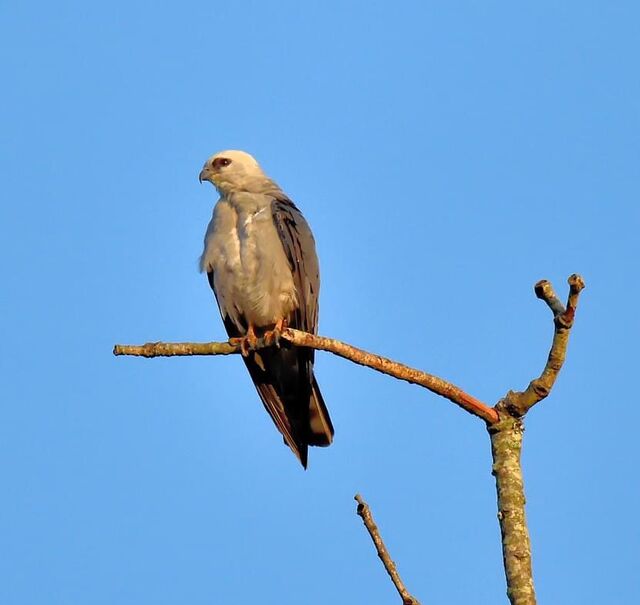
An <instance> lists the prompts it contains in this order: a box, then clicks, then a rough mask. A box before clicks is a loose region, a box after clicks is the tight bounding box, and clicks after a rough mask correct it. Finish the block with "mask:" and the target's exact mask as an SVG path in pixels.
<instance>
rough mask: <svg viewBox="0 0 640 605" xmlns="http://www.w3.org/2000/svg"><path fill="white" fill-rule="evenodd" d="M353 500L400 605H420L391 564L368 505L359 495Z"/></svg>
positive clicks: (391, 560)
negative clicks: (398, 597)
mask: <svg viewBox="0 0 640 605" xmlns="http://www.w3.org/2000/svg"><path fill="white" fill-rule="evenodd" d="M354 499H355V501H356V502H357V503H358V508H357V513H358V515H359V516H360V518H361V519H362V522H363V523H364V526H365V527H366V528H367V531H368V532H369V535H370V536H371V540H372V541H373V545H374V546H375V547H376V551H377V552H378V557H379V558H380V561H382V565H384V568H385V569H386V570H387V573H388V574H389V577H390V578H391V581H392V582H393V585H394V586H395V587H396V590H397V591H398V594H399V595H400V598H401V599H402V605H420V601H418V599H416V598H415V597H414V596H411V594H410V593H409V591H408V590H407V587H406V586H405V585H404V582H403V581H402V578H401V577H400V574H399V573H398V570H397V569H396V564H395V563H394V562H393V559H392V558H391V555H390V554H389V551H388V550H387V547H386V545H385V543H384V541H383V540H382V536H381V535H380V530H379V529H378V526H377V525H376V522H375V521H374V520H373V515H372V514H371V509H370V508H369V505H368V504H367V503H366V502H365V501H364V500H363V498H362V496H361V495H360V494H356V495H355V498H354Z"/></svg>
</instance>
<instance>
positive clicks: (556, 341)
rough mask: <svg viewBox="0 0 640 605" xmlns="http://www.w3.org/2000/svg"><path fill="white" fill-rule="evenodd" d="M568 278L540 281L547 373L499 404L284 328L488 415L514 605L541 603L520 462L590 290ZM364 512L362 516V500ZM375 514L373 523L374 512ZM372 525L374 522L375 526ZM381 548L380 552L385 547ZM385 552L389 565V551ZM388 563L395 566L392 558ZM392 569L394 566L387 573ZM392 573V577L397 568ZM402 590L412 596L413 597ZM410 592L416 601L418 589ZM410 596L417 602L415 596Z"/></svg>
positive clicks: (151, 347) (185, 347)
mask: <svg viewBox="0 0 640 605" xmlns="http://www.w3.org/2000/svg"><path fill="white" fill-rule="evenodd" d="M568 281H569V297H568V301H567V305H566V306H565V305H563V304H562V302H561V301H560V300H559V299H558V297H557V296H556V294H555V292H554V291H553V287H552V285H551V283H550V282H548V281H546V280H542V281H539V282H538V283H537V284H536V285H535V293H536V296H538V298H540V299H542V300H543V301H544V302H545V303H546V304H547V306H548V307H549V308H550V309H551V311H552V313H553V321H554V335H553V341H552V344H551V351H550V352H549V357H548V359H547V363H546V365H545V367H544V369H543V371H542V373H541V374H540V376H538V377H537V378H535V379H533V380H532V381H531V382H530V383H529V386H528V387H527V388H526V389H525V390H524V391H509V392H508V393H507V394H506V395H505V396H504V398H503V399H501V400H500V401H499V402H498V403H497V404H496V405H495V406H494V407H490V406H488V405H487V404H485V403H483V402H482V401H480V400H479V399H476V398H475V397H473V396H472V395H469V394H468V393H466V392H465V391H463V390H462V389H461V388H460V387H458V386H456V385H454V384H452V383H450V382H447V381H446V380H443V379H442V378H439V377H437V376H434V375H433V374H428V373H427V372H422V371H420V370H416V369H414V368H411V367H409V366H406V365H404V364H401V363H398V362H396V361H393V360H391V359H387V358H386V357H382V356H380V355H376V354H374V353H368V352H367V351H363V350H362V349H358V348H356V347H354V346H352V345H349V344H346V343H344V342H341V341H339V340H335V339H333V338H325V337H323V336H316V335H314V334H308V333H307V332H301V331H299V330H292V329H286V330H284V331H283V332H282V338H283V339H284V340H286V341H288V342H290V343H291V344H295V345H297V346H302V347H311V348H313V349H318V350H322V351H328V352H330V353H333V354H335V355H338V356H340V357H343V358H345V359H348V360H350V361H353V362H354V363H357V364H359V365H363V366H366V367H368V368H371V369H373V370H376V371H378V372H382V373H383V374H387V375H389V376H393V377H394V378H398V379H400V380H405V381H406V382H410V383H412V384H417V385H420V386H422V387H424V388H426V389H428V390H430V391H431V392H433V393H436V394H437V395H440V396H442V397H444V398H446V399H448V400H449V401H451V402H453V403H455V404H456V405H458V406H459V407H461V408H462V409H464V410H465V411H467V412H469V413H470V414H472V415H474V416H476V417H478V418H481V419H482V420H484V422H485V423H486V424H487V429H488V431H489V435H490V439H491V453H492V456H493V466H492V473H493V475H494V476H495V480H496V490H497V498H498V519H499V522H500V531H501V535H502V552H503V559H504V568H505V575H506V579H507V595H508V597H509V600H510V601H511V604H512V605H535V603H536V596H535V590H534V585H533V575H532V570H531V543H530V539H529V531H528V529H527V522H526V517H525V496H524V482H523V479H522V467H521V464H520V453H521V450H522V436H523V433H524V422H523V419H524V416H525V415H526V413H527V412H528V411H529V410H530V409H531V408H532V407H533V406H534V405H536V404H537V403H539V402H540V401H542V400H543V399H544V398H545V397H547V396H548V395H549V393H550V392H551V389H552V388H553V385H554V384H555V381H556V379H557V377H558V374H559V372H560V370H561V368H562V365H563V364H564V360H565V357H566V354H567V344H568V341H569V333H570V331H571V328H572V327H573V321H574V318H575V313H576V308H577V305H578V297H579V295H580V292H581V291H582V290H583V289H584V281H583V279H582V278H581V277H580V276H579V275H575V274H574V275H572V276H571V277H569V280H568ZM265 346H269V345H268V344H267V343H265V342H264V341H263V340H258V343H257V347H256V348H262V347H265ZM283 346H286V345H283ZM239 352H240V347H239V346H237V345H233V344H230V343H229V342H209V343H190V342H184V343H163V342H156V343H147V344H145V345H116V346H115V347H114V349H113V353H114V355H134V356H142V357H169V356H175V355H230V354H234V353H239ZM356 499H357V498H356ZM358 502H359V503H360V505H361V506H362V514H361V516H362V518H363V520H364V521H365V525H367V521H366V518H365V511H368V509H367V508H365V507H366V504H364V502H360V500H358ZM358 514H360V506H359V512H358ZM369 518H370V519H371V522H372V523H373V519H372V518H371V516H370V512H369ZM373 527H375V524H373ZM367 528H369V526H368V525H367ZM372 538H373V539H374V543H376V541H375V538H374V534H372ZM380 542H381V540H380ZM377 547H378V544H377V543H376V548H377ZM378 552H379V553H380V551H378ZM387 555H388V553H387ZM380 558H381V559H382V560H383V563H384V562H385V561H384V559H383V558H382V555H381V556H380ZM390 560H391V559H390V558H389V561H390ZM385 567H387V565H386V564H385ZM389 569H390V568H389V567H387V571H389ZM393 569H394V568H393ZM389 573H390V575H391V572H389ZM396 573H397V572H396ZM392 579H393V576H392ZM398 579H399V578H398ZM394 583H395V580H394ZM397 587H398V585H397V584H396V588H397ZM400 594H401V596H402V598H403V599H405V596H404V595H403V594H402V593H400ZM407 595H408V593H407ZM408 598H410V599H413V597H411V596H410V595H408ZM405 602H406V603H417V601H415V600H414V601H405Z"/></svg>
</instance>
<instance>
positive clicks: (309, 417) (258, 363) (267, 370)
mask: <svg viewBox="0 0 640 605" xmlns="http://www.w3.org/2000/svg"><path fill="white" fill-rule="evenodd" d="M244 361H245V364H246V365H247V369H248V370H249V374H250V375H251V379H252V380H253V383H254V384H255V385H256V389H257V390H258V394H259V395H260V399H262V403H263V404H264V407H265V408H266V410H267V412H269V415H270V416H271V418H272V420H273V422H274V424H275V425H276V427H277V428H278V430H279V431H280V432H281V433H282V436H283V437H284V441H285V443H286V444H287V445H288V446H289V447H290V448H291V450H292V451H293V453H294V454H295V455H296V457H297V458H298V459H299V460H300V463H301V464H302V466H304V468H307V450H308V446H309V445H318V446H327V445H330V444H331V441H332V440H333V425H332V424H331V418H330V417H329V411H328V410H327V406H326V405H325V403H324V400H323V398H322V394H321V393H320V389H319V388H318V383H317V382H316V380H315V377H314V376H313V361H312V357H310V356H309V352H308V350H306V349H303V348H298V347H295V346H292V345H288V344H283V345H282V346H281V347H280V348H275V347H271V348H267V349H262V350H260V351H258V352H255V353H251V354H250V355H249V357H247V358H245V360H244Z"/></svg>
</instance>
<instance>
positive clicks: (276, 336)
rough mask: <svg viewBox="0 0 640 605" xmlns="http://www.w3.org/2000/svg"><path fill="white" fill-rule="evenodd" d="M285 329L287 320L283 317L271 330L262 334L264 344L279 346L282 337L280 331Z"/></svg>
mask: <svg viewBox="0 0 640 605" xmlns="http://www.w3.org/2000/svg"><path fill="white" fill-rule="evenodd" d="M286 328H287V320H286V319H285V318H284V317H283V318H281V319H279V320H278V321H276V325H275V326H274V327H273V330H268V331H266V332H265V333H264V342H265V344H266V345H268V346H271V345H276V347H279V346H280V336H281V335H282V331H283V330H285V329H286Z"/></svg>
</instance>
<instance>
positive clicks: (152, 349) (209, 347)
mask: <svg viewBox="0 0 640 605" xmlns="http://www.w3.org/2000/svg"><path fill="white" fill-rule="evenodd" d="M282 338H283V339H285V340H288V341H289V342H291V343H292V344H295V345H298V346H300V347H311V348H312V349H318V350H320V351H328V352H329V353H333V354H334V355H338V356H339V357H343V358H344V359H348V360H350V361H353V362H354V363H357V364H359V365H362V366H366V367H368V368H371V369H372V370H376V371H378V372H381V373H382V374H387V375H388V376H393V377H394V378H398V379H399V380H404V381H406V382H410V383H411V384H417V385H419V386H422V387H424V388H426V389H428V390H429V391H431V392H432V393H435V394H436V395H440V396H442V397H444V398H445V399H448V400H449V401H451V402H453V403H455V404H456V405H458V406H460V407H461V408H462V409H464V410H466V411H467V412H469V413H470V414H473V415H474V416H478V417H479V418H482V419H483V420H484V421H485V422H488V423H492V422H497V420H498V413H497V412H496V411H495V410H494V409H493V408H491V407H489V406H488V405H486V404H484V403H483V402H482V401H480V400H479V399H476V398H475V397H473V396H472V395H469V394H468V393H466V392H465V391H463V390H462V389H461V388H460V387H457V386H456V385H454V384H452V383H450V382H447V381H446V380H443V379H442V378H438V377H437V376H434V375H433V374H428V373H427V372H422V371H420V370H416V369H414V368H411V367H409V366H407V365H404V364H402V363H398V362H396V361H393V360H391V359H388V358H386V357H381V356H380V355H375V354H374V353H368V352H367V351H363V350H362V349H358V348H356V347H354V346H351V345H349V344H346V343H344V342H341V341H339V340H335V339H333V338H325V337H323V336H316V335H314V334H309V333H307V332H301V331H300V330H292V329H290V328H288V329H286V330H283V331H282ZM264 346H267V344H266V343H265V342H264V340H262V339H259V340H258V344H257V346H256V348H258V349H260V348H262V347H264ZM238 352H240V347H239V346H238V345H232V344H229V343H228V342H208V343H190V342H179V343H165V342H156V343H147V344H145V345H116V346H115V347H114V349H113V354H114V355H135V356H139V357H170V356H172V355H230V354H233V353H238Z"/></svg>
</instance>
